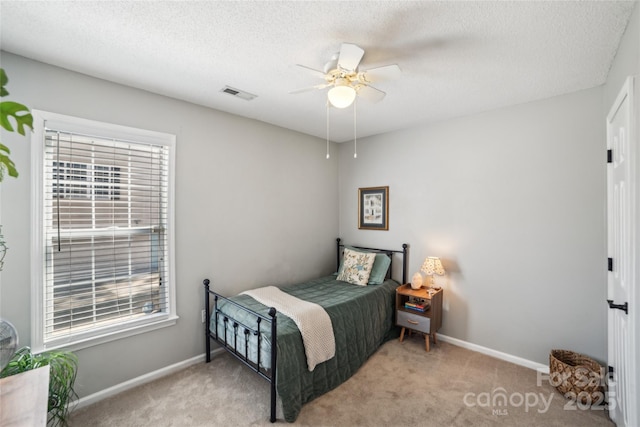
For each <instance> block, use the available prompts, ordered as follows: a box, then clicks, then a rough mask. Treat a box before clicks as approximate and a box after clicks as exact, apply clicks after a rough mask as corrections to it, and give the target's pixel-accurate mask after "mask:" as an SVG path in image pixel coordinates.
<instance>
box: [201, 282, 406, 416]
mask: <svg viewBox="0 0 640 427" xmlns="http://www.w3.org/2000/svg"><path fill="white" fill-rule="evenodd" d="M335 278H336V276H335V275H332V276H327V277H323V278H320V279H315V280H312V281H309V282H307V283H303V284H298V285H289V286H281V287H280V289H282V290H283V291H284V292H287V293H289V294H291V295H293V296H295V297H297V298H300V299H303V300H306V301H310V302H313V303H316V304H319V305H321V306H322V307H323V308H324V309H325V310H326V311H327V313H328V314H329V317H330V318H331V322H332V325H333V333H334V336H335V340H336V355H335V357H333V358H332V359H330V360H327V361H326V362H323V363H321V364H319V365H317V366H316V368H315V369H314V370H313V372H309V371H308V369H307V359H306V356H305V353H304V346H303V344H302V336H301V335H300V332H299V331H298V328H297V326H296V325H295V323H294V322H293V321H292V320H291V319H290V318H288V317H286V316H285V315H283V314H280V313H278V315H277V322H278V329H277V331H278V340H277V341H278V359H277V367H278V370H277V377H276V389H277V392H278V395H279V396H280V398H281V400H282V409H283V413H284V418H285V420H286V421H288V422H293V421H295V420H296V418H297V416H298V414H299V413H300V410H301V408H302V405H303V404H305V403H306V402H309V401H311V400H313V399H315V398H316V397H318V396H321V395H322V394H324V393H326V392H327V391H329V390H332V389H334V388H336V387H337V386H338V385H340V384H342V383H343V382H344V381H346V380H347V379H348V378H350V377H351V376H352V375H353V374H354V373H355V372H356V371H357V370H358V369H359V368H360V366H362V365H363V364H364V362H365V361H366V360H367V359H368V358H369V357H370V356H371V355H372V354H373V353H374V352H375V351H376V350H377V349H378V347H380V345H382V343H384V342H385V341H386V340H387V339H388V338H390V337H391V336H392V334H393V333H392V332H393V331H394V327H393V325H394V322H393V312H394V309H393V307H394V298H395V289H396V288H397V286H398V283H397V282H395V281H393V280H387V281H385V282H384V283H383V284H381V285H369V286H356V285H351V284H348V283H346V282H341V281H338V280H335ZM231 299H232V300H234V301H236V302H238V303H241V304H242V305H243V306H246V307H248V308H250V309H252V310H254V311H256V312H258V313H260V314H264V315H267V312H268V307H266V306H264V305H262V304H260V303H259V302H257V301H255V300H254V299H253V298H251V297H249V296H247V295H238V296H236V297H233V298H231ZM219 308H220V310H221V311H223V312H224V313H226V314H227V315H229V316H231V317H233V318H234V319H236V320H239V321H241V322H243V323H245V324H252V323H253V324H255V321H253V320H251V319H250V317H249V316H246V315H245V314H243V313H238V312H239V311H240V310H238V309H237V308H236V307H233V306H232V305H231V304H226V305H225V303H224V301H221V302H220V303H219ZM209 327H210V329H211V330H212V331H214V330H215V324H214V323H213V318H212V321H211V323H210V326H209ZM219 332H220V333H221V334H222V329H221V326H220V325H219ZM263 336H264V337H265V339H264V340H263V344H262V349H263V353H262V355H261V364H262V362H267V361H268V358H269V356H268V353H266V352H265V350H266V351H268V349H269V348H270V345H271V344H270V342H271V341H270V331H264V332H263ZM253 348H254V349H255V345H254V346H253ZM264 366H266V365H264ZM266 367H267V368H268V366H266Z"/></svg>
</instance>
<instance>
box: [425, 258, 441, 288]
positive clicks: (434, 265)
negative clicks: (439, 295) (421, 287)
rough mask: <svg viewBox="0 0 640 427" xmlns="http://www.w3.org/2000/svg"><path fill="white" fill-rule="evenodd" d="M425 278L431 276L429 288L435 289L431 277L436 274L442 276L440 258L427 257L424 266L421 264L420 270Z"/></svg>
mask: <svg viewBox="0 0 640 427" xmlns="http://www.w3.org/2000/svg"><path fill="white" fill-rule="evenodd" d="M420 271H422V272H423V273H424V274H426V275H427V276H431V283H430V285H429V287H430V288H435V286H434V284H435V282H434V280H433V275H434V274H437V275H438V276H444V267H443V266H442V262H440V258H438V257H435V256H430V257H427V259H425V260H424V264H422V268H421V269H420Z"/></svg>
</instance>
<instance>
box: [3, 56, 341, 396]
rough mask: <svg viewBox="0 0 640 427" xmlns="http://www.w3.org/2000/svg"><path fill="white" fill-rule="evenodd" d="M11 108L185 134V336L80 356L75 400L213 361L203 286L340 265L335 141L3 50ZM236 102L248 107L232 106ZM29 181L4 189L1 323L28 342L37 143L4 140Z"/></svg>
mask: <svg viewBox="0 0 640 427" xmlns="http://www.w3.org/2000/svg"><path fill="white" fill-rule="evenodd" d="M1 55H2V56H1V57H0V59H1V64H2V67H3V68H4V69H5V70H6V71H7V73H8V76H9V85H8V89H9V92H10V99H12V100H15V101H19V102H22V103H24V104H26V105H27V106H28V107H30V108H35V109H40V110H46V111H52V112H56V113H61V114H68V115H73V116H77V117H82V118H87V119H92V120H99V121H104V122H110V123H116V124H120V125H126V126H133V127H139V128H143V129H150V130H155V131H162V132H168V133H173V134H176V135H177V151H176V154H177V155H176V159H177V165H176V244H177V249H176V273H177V283H176V286H177V305H178V307H177V311H178V315H179V316H180V319H179V321H178V324H177V325H176V326H175V327H170V328H165V329H161V330H157V331H154V332H151V333H147V334H143V335H137V336H134V337H131V338H127V339H123V340H119V341H115V342H111V343H108V344H104V345H99V346H95V347H91V348H87V349H83V350H79V351H78V352H77V353H78V356H79V358H80V369H79V376H78V381H77V391H78V392H79V394H80V395H81V396H86V395H88V394H91V393H94V392H97V391H100V390H103V389H105V388H108V387H110V386H113V385H115V384H119V383H121V382H124V381H126V380H129V379H132V378H135V377H137V376H140V375H143V374H145V373H148V372H151V371H154V370H156V369H159V368H162V367H165V366H168V365H171V364H173V363H177V362H181V361H184V360H186V359H189V358H191V357H194V356H196V355H199V354H202V353H203V352H204V338H203V333H202V331H203V327H202V324H201V323H200V310H201V308H202V307H203V306H204V305H203V301H202V298H203V297H202V295H203V291H202V285H201V283H202V279H204V278H206V277H208V278H210V279H211V280H212V281H213V284H214V287H215V288H216V289H217V290H219V291H220V292H222V293H223V294H232V293H236V292H239V291H241V290H244V289H248V288H251V287H256V286H257V285H263V284H266V283H282V282H285V283H288V282H294V281H299V280H302V279H307V278H310V277H314V276H319V275H321V274H328V273H329V272H331V271H333V269H334V268H335V238H336V237H337V235H338V168H337V163H338V161H337V156H334V157H335V158H332V159H331V160H326V159H325V148H326V142H325V141H324V140H319V139H317V138H313V137H310V136H306V135H302V134H299V133H296V132H292V131H289V130H285V129H282V128H278V127H274V126H271V125H267V124H265V123H262V122H258V121H255V120H249V119H244V118H240V117H238V116H233V115H229V114H226V113H222V112H219V111H214V110H211V109H206V108H202V107H198V106H195V105H192V104H188V103H185V102H180V101H176V100H173V99H170V98H166V97H162V96H158V95H154V94H151V93H148V92H144V91H139V90H136V89H132V88H129V87H125V86H120V85H116V84H113V83H110V82H106V81H103V80H98V79H94V78H90V77H87V76H85V75H81V74H77V73H73V72H70V71H67V70H63V69H60V68H56V67H51V66H48V65H44V64H42V63H38V62H34V61H31V60H28V59H25V58H22V57H18V56H15V55H12V54H8V53H5V52H2V54H1ZM231 101H232V102H243V101H238V100H236V99H231ZM0 141H2V142H3V143H6V144H7V145H8V146H9V147H10V149H11V150H12V158H13V159H14V160H15V161H16V163H17V165H18V168H19V172H20V177H19V178H18V179H13V178H6V179H5V181H4V182H3V183H2V185H1V191H2V192H1V199H0V200H1V209H0V213H1V216H0V218H1V221H0V223H1V224H2V225H3V228H2V231H3V234H4V236H5V238H6V240H7V242H8V246H9V247H10V250H9V252H8V253H7V257H6V258H5V269H4V271H3V272H2V273H1V280H2V282H1V286H0V316H2V317H3V318H6V319H9V320H10V321H11V322H13V323H14V324H15V325H16V327H17V328H18V331H19V334H20V340H21V344H22V345H28V344H29V342H30V327H31V323H30V307H31V306H30V280H31V277H30V265H29V256H30V252H29V245H30V235H31V232H30V229H31V224H30V222H29V220H30V214H29V213H30V196H29V194H30V169H29V162H30V142H29V141H30V140H29V139H28V138H25V137H22V136H20V135H18V134H11V133H7V132H5V131H3V132H2V134H1V139H0Z"/></svg>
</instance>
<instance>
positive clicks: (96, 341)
mask: <svg viewBox="0 0 640 427" xmlns="http://www.w3.org/2000/svg"><path fill="white" fill-rule="evenodd" d="M178 319H179V317H178V316H171V317H168V318H166V319H162V320H159V321H157V322H153V323H148V324H145V325H139V326H134V327H131V328H128V329H126V330H122V331H114V332H109V333H105V334H102V335H96V336H93V337H90V338H86V339H84V340H82V341H74V342H73V343H65V342H60V341H57V342H54V343H51V344H45V345H44V346H43V348H39V349H34V353H41V352H43V351H49V350H62V349H63V350H66V351H77V350H81V349H83V348H89V347H93V346H96V345H101V344H105V343H108V342H111V341H116V340H119V339H123V338H128V337H132V336H135V335H140V334H144V333H147V332H151V331H155V330H156V329H162V328H167V327H170V326H173V325H175V324H176V323H178Z"/></svg>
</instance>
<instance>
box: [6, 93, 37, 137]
mask: <svg viewBox="0 0 640 427" xmlns="http://www.w3.org/2000/svg"><path fill="white" fill-rule="evenodd" d="M9 117H13V118H14V120H15V121H16V125H17V129H16V131H17V132H18V133H19V134H20V135H26V131H25V130H24V128H25V126H28V127H29V128H30V129H33V116H32V115H31V113H30V112H29V109H28V108H27V107H26V106H24V105H22V104H20V103H18V102H13V101H4V102H0V124H1V125H2V127H3V128H5V129H6V130H8V131H9V132H13V131H14V130H13V127H12V126H11V122H10V121H9Z"/></svg>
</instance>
